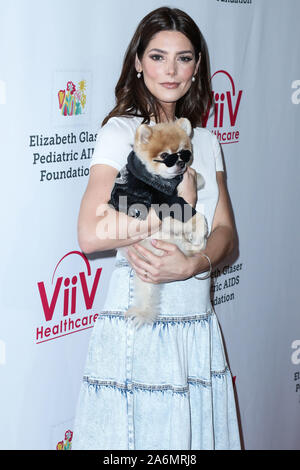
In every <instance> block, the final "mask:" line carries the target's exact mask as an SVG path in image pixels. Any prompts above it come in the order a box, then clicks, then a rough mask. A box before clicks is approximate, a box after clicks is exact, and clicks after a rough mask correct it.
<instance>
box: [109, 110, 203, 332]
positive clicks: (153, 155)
mask: <svg viewBox="0 0 300 470" xmlns="http://www.w3.org/2000/svg"><path fill="white" fill-rule="evenodd" d="M191 133H192V127H191V123H190V121H189V120H188V119H186V118H181V119H178V120H176V121H174V122H171V123H160V124H156V125H154V126H148V125H146V124H141V125H140V126H139V127H138V129H137V131H136V134H135V140H134V145H133V150H132V152H130V154H129V155H128V158H127V164H126V165H125V166H124V167H123V168H122V169H121V170H120V172H119V173H118V175H117V177H116V180H115V184H114V187H113V189H112V192H111V199H110V201H109V202H108V203H109V204H111V205H112V206H113V207H114V209H116V210H118V211H121V212H124V213H126V214H127V215H129V216H131V217H136V218H139V219H141V220H144V219H146V217H147V215H148V211H149V209H150V208H151V207H152V208H153V209H154V210H155V211H156V214H157V215H158V217H159V218H160V219H161V221H162V224H161V226H160V229H159V231H158V232H156V233H155V234H152V235H151V236H149V237H148V238H145V239H144V240H142V241H140V242H139V244H140V245H142V246H144V247H145V248H147V249H148V250H150V251H151V252H153V253H154V254H155V255H158V256H162V255H163V253H164V252H163V251H162V250H159V249H157V248H155V247H154V246H153V245H152V243H151V239H152V238H156V239H163V240H166V241H168V242H170V243H175V244H176V245H177V246H178V248H179V249H180V250H181V251H182V252H183V253H184V254H185V255H186V256H192V255H193V254H194V253H195V252H199V251H200V250H202V249H203V248H205V246H206V239H207V233H208V227H207V222H206V219H205V216H204V215H203V214H201V213H199V212H197V211H196V210H195V209H194V208H193V207H192V206H190V205H189V204H188V203H187V202H186V201H185V200H184V199H183V198H182V197H181V195H180V194H181V193H180V188H181V183H182V180H183V174H184V172H185V171H186V169H187V166H189V165H191V162H192V145H191V140H190V135H191ZM204 184H205V182H204V178H203V176H202V175H200V174H199V173H197V190H199V189H201V188H203V187H204ZM119 249H120V251H121V253H122V254H123V255H124V256H125V257H126V252H125V249H124V248H119ZM139 256H140V255H139ZM133 279H134V290H133V291H134V299H133V304H132V305H131V306H130V308H129V309H128V310H127V311H126V312H125V316H127V317H131V318H132V320H133V322H134V324H135V326H136V327H137V328H139V327H140V326H141V325H143V324H145V323H148V324H151V323H153V322H154V321H155V320H156V319H157V316H158V314H159V310H160V309H159V307H160V299H161V294H162V288H163V284H153V283H149V282H144V281H143V280H142V279H141V278H140V277H138V275H137V274H136V273H135V272H134V278H133Z"/></svg>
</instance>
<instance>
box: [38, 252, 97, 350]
mask: <svg viewBox="0 0 300 470" xmlns="http://www.w3.org/2000/svg"><path fill="white" fill-rule="evenodd" d="M70 256H80V257H81V259H82V260H83V262H84V265H85V270H83V271H81V272H79V273H78V274H77V273H76V274H75V273H72V274H73V275H70V274H67V275H57V273H58V272H59V268H62V261H65V260H66V258H68V257H70ZM101 272H102V268H98V269H97V270H96V273H95V274H94V275H93V274H92V270H91V266H90V263H89V261H88V259H87V258H86V256H85V255H84V254H83V253H81V252H80V251H71V252H69V253H67V254H66V255H64V256H63V257H62V258H61V259H60V260H59V261H58V263H57V265H56V267H55V269H54V272H53V275H52V279H51V284H50V285H49V284H48V282H46V283H45V282H44V281H39V282H38V283H37V287H38V294H39V297H40V301H41V307H42V312H43V323H42V324H40V325H39V326H38V327H37V328H36V332H35V341H36V344H40V343H44V342H46V341H51V340H53V339H57V338H61V337H62V336H66V335H69V334H72V333H77V332H79V331H83V330H86V329H88V328H92V327H93V326H94V323H95V321H96V319H97V317H98V314H97V313H92V311H91V310H92V308H93V304H94V300H95V295H96V292H97V288H98V284H99V280H100V276H101ZM78 298H79V300H80V301H81V305H82V302H83V307H82V308H81V309H80V310H81V312H80V313H78V307H77V300H78ZM82 310H83V313H82Z"/></svg>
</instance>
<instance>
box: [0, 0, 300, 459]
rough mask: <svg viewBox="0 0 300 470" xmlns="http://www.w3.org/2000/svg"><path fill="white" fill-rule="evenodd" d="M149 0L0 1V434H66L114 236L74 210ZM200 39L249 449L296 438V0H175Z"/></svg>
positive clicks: (4, 439) (36, 438)
mask: <svg viewBox="0 0 300 470" xmlns="http://www.w3.org/2000/svg"><path fill="white" fill-rule="evenodd" d="M160 6H165V4H164V3H162V2H161V1H156V0H149V1H148V2H140V1H139V0H130V1H129V0H125V1H124V0H111V1H110V2H106V1H104V0H86V1H85V2H81V1H79V0H72V1H71V0H51V1H50V0H45V1H43V2H40V1H37V0H27V1H24V0H12V1H10V2H6V1H2V0H1V1H0V7H1V15H0V50H1V54H0V135H1V139H0V151H1V203H2V211H1V212H2V217H1V221H2V223H1V232H0V239H1V246H2V255H1V285H0V318H1V320H0V380H1V384H0V448H1V449H58V450H68V449H71V448H72V436H73V420H74V416H75V408H76V403H77V398H78V393H79V388H80V383H81V377H82V373H83V367H84V362H85V358H86V353H87V345H88V341H89V337H90V334H91V331H92V328H93V325H94V323H95V320H96V318H97V316H98V314H99V312H100V311H101V307H102V305H103V303H104V300H105V296H106V292H107V287H108V282H109V279H110V275H111V272H112V267H113V264H114V256H115V254H116V252H115V251H112V252H105V253H95V254H93V255H87V256H86V255H84V254H83V253H82V252H81V250H80V247H79V245H78V240H77V217H78V212H79V207H80V202H81V198H82V196H83V193H84V191H85V188H86V185H87V181H88V176H89V163H90V159H91V156H92V154H93V149H94V146H95V140H96V137H97V133H98V131H99V129H100V126H101V122H102V120H103V118H104V117H105V116H106V114H107V113H108V112H109V111H110V110H111V109H112V107H113V105H114V87H115V85H116V82H117V80H118V77H119V74H120V71H121V65H122V60H123V56H124V53H125V50H126V48H127V45H128V43H129V41H130V39H131V37H132V35H133V33H134V31H135V28H136V26H137V24H138V23H139V21H140V20H141V19H142V18H143V17H144V16H145V15H146V14H147V13H149V12H150V11H151V10H153V9H155V8H158V7H160ZM167 6H171V7H177V8H180V9H182V10H185V11H186V12H187V13H188V14H189V15H191V16H192V18H193V19H194V20H195V21H196V22H197V24H198V25H199V27H200V29H201V31H202V33H203V35H204V37H205V39H206V42H207V46H208V50H209V54H210V61H211V80H212V85H213V91H214V97H215V103H216V104H215V113H214V115H213V116H211V117H210V118H209V119H208V121H207V122H206V127H207V128H208V129H210V130H211V131H212V132H214V133H215V134H216V135H217V137H218V139H219V141H220V143H221V146H222V150H223V157H224V163H225V167H226V175H227V184H228V189H229V193H230V197H231V203H232V207H233V211H234V216H235V223H236V226H237V231H238V236H239V243H238V246H237V247H236V250H235V252H234V253H233V254H232V255H231V256H230V258H229V259H226V260H224V261H223V262H222V264H221V265H220V266H218V267H216V268H215V270H214V272H213V275H212V285H211V296H212V302H213V305H214V308H215V311H216V313H217V316H218V318H219V321H220V326H221V329H222V333H223V337H224V343H225V347H226V353H227V356H228V362H229V365H230V368H231V371H232V375H233V381H234V389H235V394H236V401H237V407H238V414H239V421H240V430H241V440H242V443H243V446H244V448H245V449H300V316H299V302H298V288H299V287H298V284H299V275H298V271H299V267H300V259H299V247H298V240H299V229H300V225H299V219H298V213H299V209H298V201H299V186H300V185H299V174H300V164H299V148H300V132H299V131H300V128H299V124H300V106H299V104H300V66H299V64H300V41H299V25H298V18H299V16H300V2H299V1H298V0H287V1H283V0H226V1H225V0H185V1H181V0H173V1H172V3H171V4H167Z"/></svg>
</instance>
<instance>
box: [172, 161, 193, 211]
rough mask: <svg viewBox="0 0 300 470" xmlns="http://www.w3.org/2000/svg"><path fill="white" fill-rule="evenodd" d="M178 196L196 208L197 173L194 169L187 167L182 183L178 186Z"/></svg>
mask: <svg viewBox="0 0 300 470" xmlns="http://www.w3.org/2000/svg"><path fill="white" fill-rule="evenodd" d="M177 190H178V196H181V197H182V198H183V199H184V200H185V201H186V202H188V203H189V204H190V205H191V206H193V207H194V208H195V207H196V203H197V198H198V194H197V172H196V170H194V169H193V168H190V167H189V166H188V167H187V169H186V171H185V172H184V175H183V180H182V182H181V183H180V184H179V185H178V188H177Z"/></svg>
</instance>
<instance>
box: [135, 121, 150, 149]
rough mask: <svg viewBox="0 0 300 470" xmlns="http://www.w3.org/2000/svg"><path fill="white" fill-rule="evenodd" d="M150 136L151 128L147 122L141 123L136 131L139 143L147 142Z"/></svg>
mask: <svg viewBox="0 0 300 470" xmlns="http://www.w3.org/2000/svg"><path fill="white" fill-rule="evenodd" d="M151 136H152V129H151V127H150V126H147V124H141V125H140V126H139V127H138V129H137V131H136V139H137V141H138V142H140V143H141V144H148V142H149V140H150V137H151Z"/></svg>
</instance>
